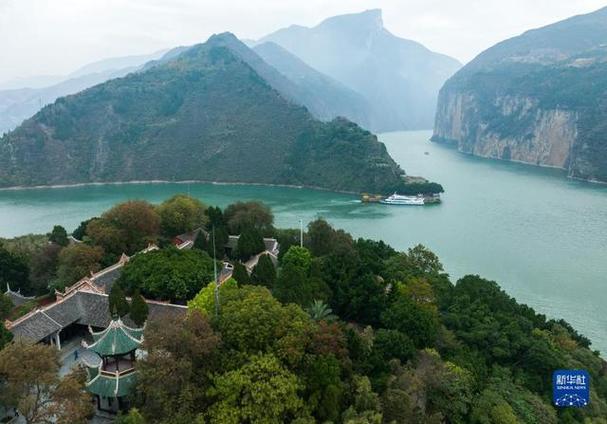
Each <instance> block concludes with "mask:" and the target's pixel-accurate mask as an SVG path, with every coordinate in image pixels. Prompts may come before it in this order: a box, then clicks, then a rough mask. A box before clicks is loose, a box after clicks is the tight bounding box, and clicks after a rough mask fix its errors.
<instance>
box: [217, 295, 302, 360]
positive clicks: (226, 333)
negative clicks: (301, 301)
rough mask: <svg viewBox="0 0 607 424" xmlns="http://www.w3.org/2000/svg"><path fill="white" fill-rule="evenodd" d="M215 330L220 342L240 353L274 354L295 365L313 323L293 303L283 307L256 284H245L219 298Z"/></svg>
mask: <svg viewBox="0 0 607 424" xmlns="http://www.w3.org/2000/svg"><path fill="white" fill-rule="evenodd" d="M218 329H219V331H220V332H221V335H222V338H223V341H224V345H225V347H226V348H228V349H233V350H235V351H239V352H241V353H246V354H249V355H250V354H255V353H259V352H263V353H268V352H271V353H274V354H275V355H276V356H277V357H278V358H280V359H281V360H283V361H284V362H285V363H286V364H292V365H293V366H295V365H296V364H299V363H300V361H301V359H302V357H303V354H304V352H305V349H306V347H307V346H308V345H309V344H310V342H311V336H312V333H313V329H314V325H313V322H312V320H311V319H310V317H309V316H308V314H306V313H305V312H304V311H303V310H302V309H301V308H300V307H298V306H297V305H286V306H283V305H281V304H280V302H278V301H277V300H276V299H274V298H273V297H272V295H271V294H270V292H269V291H268V290H267V289H266V288H264V287H260V286H245V287H242V288H240V289H239V290H238V292H237V293H236V294H235V296H234V297H232V299H228V300H227V301H226V303H225V304H224V303H223V301H222V309H221V314H220V316H219V327H218Z"/></svg>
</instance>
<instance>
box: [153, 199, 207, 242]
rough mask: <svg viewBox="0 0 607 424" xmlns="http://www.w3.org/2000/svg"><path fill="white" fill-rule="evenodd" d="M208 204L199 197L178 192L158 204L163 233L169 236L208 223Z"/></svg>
mask: <svg viewBox="0 0 607 424" xmlns="http://www.w3.org/2000/svg"><path fill="white" fill-rule="evenodd" d="M205 210H206V206H205V205H204V204H203V203H202V202H201V201H200V200H198V199H195V198H193V197H190V196H187V195H185V194H176V195H175V196H173V197H171V198H170V199H168V200H165V201H164V202H162V203H161V204H160V206H158V214H159V215H160V226H161V229H162V233H163V234H164V235H165V236H167V237H174V236H176V235H179V234H182V233H186V232H188V231H192V230H195V229H196V228H200V227H203V226H204V225H205V223H206V220H207V216H206V215H205Z"/></svg>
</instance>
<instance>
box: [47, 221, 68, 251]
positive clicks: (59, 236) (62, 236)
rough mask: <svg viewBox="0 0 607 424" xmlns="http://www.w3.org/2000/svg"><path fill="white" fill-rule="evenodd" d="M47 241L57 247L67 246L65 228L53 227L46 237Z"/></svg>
mask: <svg viewBox="0 0 607 424" xmlns="http://www.w3.org/2000/svg"><path fill="white" fill-rule="evenodd" d="M48 239H49V241H51V242H53V243H56V244H58V245H59V246H67V245H68V244H69V240H68V238H67V231H65V228H63V227H62V226H61V225H55V226H54V227H53V231H51V233H50V234H49V235H48Z"/></svg>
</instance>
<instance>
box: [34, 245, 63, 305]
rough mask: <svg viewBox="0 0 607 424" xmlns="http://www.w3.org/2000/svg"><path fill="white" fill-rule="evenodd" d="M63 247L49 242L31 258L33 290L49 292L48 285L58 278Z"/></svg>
mask: <svg viewBox="0 0 607 424" xmlns="http://www.w3.org/2000/svg"><path fill="white" fill-rule="evenodd" d="M62 249H63V247H61V246H59V245H58V244H55V243H49V244H47V245H46V246H44V247H43V248H41V249H40V250H38V251H37V252H36V253H34V255H33V256H32V258H31V260H30V279H31V286H32V290H33V292H34V293H36V294H42V293H44V292H48V287H49V286H50V285H51V283H52V282H53V281H54V280H55V279H56V278H57V268H58V266H59V254H60V253H61V250H62Z"/></svg>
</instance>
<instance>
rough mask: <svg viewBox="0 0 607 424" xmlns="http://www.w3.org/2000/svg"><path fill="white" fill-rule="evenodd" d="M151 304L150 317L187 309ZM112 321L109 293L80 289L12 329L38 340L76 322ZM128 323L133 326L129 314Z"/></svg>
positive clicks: (103, 323) (102, 325) (100, 325)
mask: <svg viewBox="0 0 607 424" xmlns="http://www.w3.org/2000/svg"><path fill="white" fill-rule="evenodd" d="M148 307H149V318H150V319H162V318H165V317H169V316H180V315H184V314H185V313H186V311H187V308H186V307H185V306H180V305H172V304H165V303H158V302H149V301H148ZM110 321H111V316H110V313H109V308H108V296H107V295H103V294H97V293H91V292H86V291H77V292H75V293H73V294H72V295H70V296H68V297H66V298H65V299H63V300H62V301H59V302H57V303H55V304H53V305H50V306H48V307H47V308H46V309H45V310H44V311H42V310H40V311H37V312H35V313H33V314H31V315H29V316H28V317H27V318H25V319H23V320H22V321H20V322H18V323H17V324H14V325H13V326H12V327H11V329H10V331H11V332H12V333H13V335H14V336H15V337H16V338H22V339H24V340H26V341H30V342H33V343H35V342H39V341H41V340H42V339H44V338H45V337H47V336H50V335H52V334H53V333H55V332H56V331H58V330H60V329H62V328H65V327H67V326H68V325H70V324H73V323H77V324H81V325H90V326H91V327H97V328H105V327H107V325H108V324H109V323H110ZM125 323H127V325H133V322H132V321H131V320H130V319H129V318H128V316H127V317H126V319H125Z"/></svg>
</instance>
